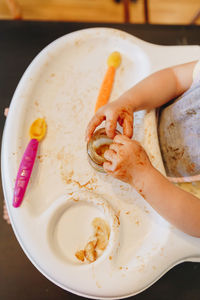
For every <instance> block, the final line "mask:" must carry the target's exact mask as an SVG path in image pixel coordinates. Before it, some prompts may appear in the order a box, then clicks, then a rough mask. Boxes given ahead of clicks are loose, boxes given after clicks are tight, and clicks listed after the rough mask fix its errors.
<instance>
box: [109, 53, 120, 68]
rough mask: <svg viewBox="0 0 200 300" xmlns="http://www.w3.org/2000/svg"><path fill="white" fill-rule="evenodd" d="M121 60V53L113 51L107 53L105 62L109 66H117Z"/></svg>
mask: <svg viewBox="0 0 200 300" xmlns="http://www.w3.org/2000/svg"><path fill="white" fill-rule="evenodd" d="M121 61H122V57H121V54H120V53H119V52H118V51H114V52H112V53H111V54H110V55H109V57H108V60H107V64H108V66H109V67H114V68H118V67H119V65H120V64H121Z"/></svg>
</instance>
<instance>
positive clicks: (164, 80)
mask: <svg viewBox="0 0 200 300" xmlns="http://www.w3.org/2000/svg"><path fill="white" fill-rule="evenodd" d="M195 64H196V62H191V63H187V64H184V65H179V66H175V67H172V68H167V69H164V70H161V71H158V72H156V73H153V74H152V75H150V76H148V77H147V78H145V79H144V80H142V81H140V82H139V83H138V84H136V85H135V86H133V87H132V88H131V89H129V90H128V91H127V92H126V93H125V94H123V95H122V96H121V97H120V98H121V99H123V100H124V101H126V102H127V104H128V105H131V106H132V107H133V110H134V111H137V110H141V109H147V110H151V109H153V108H156V107H159V106H161V105H163V104H165V103H167V102H168V101H170V100H172V99H174V98H176V97H177V96H179V95H181V94H182V93H183V92H185V91H186V90H187V89H188V88H189V87H190V85H191V83H192V73H193V69H194V66H195Z"/></svg>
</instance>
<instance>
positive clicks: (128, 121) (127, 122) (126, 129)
mask: <svg viewBox="0 0 200 300" xmlns="http://www.w3.org/2000/svg"><path fill="white" fill-rule="evenodd" d="M122 126H123V134H124V135H126V136H127V137H129V138H131V137H132V135H133V117H132V116H130V115H126V117H125V118H124V120H123V124H122Z"/></svg>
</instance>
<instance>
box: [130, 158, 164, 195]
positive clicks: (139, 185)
mask: <svg viewBox="0 0 200 300" xmlns="http://www.w3.org/2000/svg"><path fill="white" fill-rule="evenodd" d="M133 172H134V170H133ZM157 173H159V172H158V171H157V170H156V169H155V168H154V167H153V166H152V164H151V163H149V164H148V165H144V166H143V168H141V169H140V171H139V172H137V175H135V174H134V175H133V176H132V179H131V182H130V185H131V186H132V187H134V188H135V189H136V190H137V192H138V193H140V194H141V195H142V196H143V197H144V196H145V194H148V192H149V191H150V189H152V188H154V187H155V186H154V185H155V184H156V182H157V181H158V174H157Z"/></svg>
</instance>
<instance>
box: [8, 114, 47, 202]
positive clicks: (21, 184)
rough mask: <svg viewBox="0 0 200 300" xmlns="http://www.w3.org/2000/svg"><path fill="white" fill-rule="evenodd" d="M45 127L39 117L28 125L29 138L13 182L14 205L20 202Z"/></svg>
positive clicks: (43, 121)
mask: <svg viewBox="0 0 200 300" xmlns="http://www.w3.org/2000/svg"><path fill="white" fill-rule="evenodd" d="M46 127H47V125H46V122H45V120H44V119H40V118H39V119H36V120H35V121H34V122H33V123H32V125H31V127H30V130H29V134H30V137H31V140H30V142H29V144H28V146H27V147H26V150H25V152H24V155H23V157H22V160H21V163H20V166H19V170H18V173H17V179H16V182H15V188H14V196H13V206H14V207H19V206H20V205H21V203H22V200H23V198H24V194H25V192H26V188H27V185H28V182H29V179H30V176H31V173H32V169H33V165H34V162H35V158H36V154H37V149H38V144H39V142H40V141H41V140H42V139H43V138H44V136H45V133H46Z"/></svg>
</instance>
